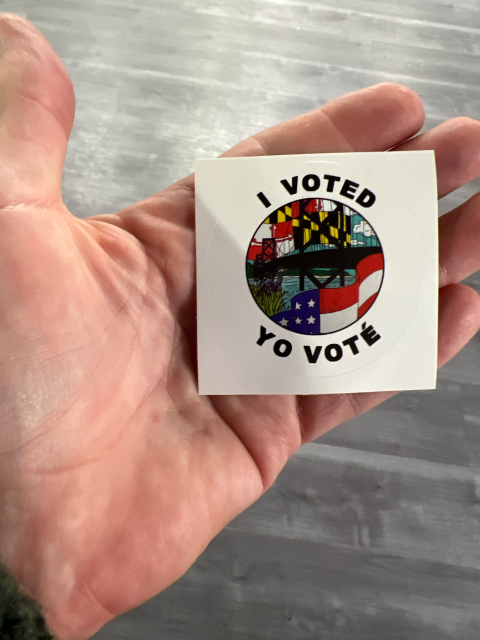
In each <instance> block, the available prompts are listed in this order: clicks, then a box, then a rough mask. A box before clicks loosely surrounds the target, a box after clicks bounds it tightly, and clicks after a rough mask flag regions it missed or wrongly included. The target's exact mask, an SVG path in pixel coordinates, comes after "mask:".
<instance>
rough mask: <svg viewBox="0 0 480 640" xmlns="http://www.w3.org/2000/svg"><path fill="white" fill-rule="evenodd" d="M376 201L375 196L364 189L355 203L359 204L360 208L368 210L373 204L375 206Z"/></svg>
mask: <svg viewBox="0 0 480 640" xmlns="http://www.w3.org/2000/svg"><path fill="white" fill-rule="evenodd" d="M376 199H377V196H376V195H375V194H374V193H372V192H371V191H369V190H368V189H364V190H363V191H362V193H361V194H360V195H359V196H358V198H357V199H356V200H355V202H358V204H361V205H362V207H365V208H366V209H368V207H371V206H372V205H373V204H375V200H376Z"/></svg>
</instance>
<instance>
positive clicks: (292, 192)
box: [280, 176, 298, 196]
mask: <svg viewBox="0 0 480 640" xmlns="http://www.w3.org/2000/svg"><path fill="white" fill-rule="evenodd" d="M280 182H281V183H282V184H283V186H284V187H285V189H286V190H287V191H288V193H289V194H290V195H291V196H293V195H295V194H296V193H297V191H298V176H294V177H293V178H292V184H289V183H288V180H281V181H280Z"/></svg>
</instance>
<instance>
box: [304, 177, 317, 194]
mask: <svg viewBox="0 0 480 640" xmlns="http://www.w3.org/2000/svg"><path fill="white" fill-rule="evenodd" d="M312 181H313V184H311V183H312ZM302 186H303V188H304V189H305V191H317V190H318V189H320V178H319V177H318V176H316V175H315V174H314V173H309V174H308V176H305V177H304V179H303V180H302Z"/></svg>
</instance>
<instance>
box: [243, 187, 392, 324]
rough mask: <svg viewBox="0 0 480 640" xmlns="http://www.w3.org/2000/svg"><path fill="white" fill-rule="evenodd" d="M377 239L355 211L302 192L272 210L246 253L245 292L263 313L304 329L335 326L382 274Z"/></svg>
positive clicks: (362, 303)
mask: <svg viewBox="0 0 480 640" xmlns="http://www.w3.org/2000/svg"><path fill="white" fill-rule="evenodd" d="M383 270H384V259H383V250H382V245H381V244H380V240H379V239H378V237H377V234H376V233H375V231H374V229H373V228H372V226H371V225H370V224H369V223H368V222H367V220H366V219H365V218H364V217H363V216H361V215H360V214H359V213H358V212H357V211H354V210H353V209H351V208H350V207H347V206H346V205H344V204H342V203H340V202H336V201H334V200H327V199H325V198H322V199H319V198H306V199H302V200H296V201H295V202H290V203H289V204H287V205H284V206H283V207H280V208H279V209H277V210H276V211H274V212H273V213H271V214H270V215H269V216H268V217H267V218H265V220H264V221H263V222H262V224H261V225H260V226H259V227H258V229H257V230H256V231H255V234H254V236H253V238H252V240H251V241H250V245H249V247H248V254H247V260H246V272H247V281H248V286H249V288H250V292H251V294H252V296H253V298H254V300H255V302H256V303H257V305H258V306H259V307H260V309H261V310H262V311H263V313H264V314H265V315H267V316H268V317H269V318H270V319H271V320H273V322H275V323H276V324H278V325H279V326H281V327H284V328H285V329H288V330H289V331H293V332H295V333H301V334H304V335H322V334H326V333H335V332H336V331H341V330H342V329H345V328H346V327H348V326H350V325H351V324H353V323H354V322H356V321H357V320H360V318H361V317H362V316H363V315H364V314H365V313H366V312H367V311H368V310H369V309H370V307H371V306H372V305H373V303H374V302H375V300H376V298H377V296H378V294H379V292H380V288H381V286H382V281H383Z"/></svg>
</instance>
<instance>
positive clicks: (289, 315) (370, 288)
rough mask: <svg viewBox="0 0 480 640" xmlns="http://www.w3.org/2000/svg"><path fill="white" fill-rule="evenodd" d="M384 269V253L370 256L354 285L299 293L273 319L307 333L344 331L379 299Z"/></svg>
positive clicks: (361, 262)
mask: <svg viewBox="0 0 480 640" xmlns="http://www.w3.org/2000/svg"><path fill="white" fill-rule="evenodd" d="M383 270H384V261H383V254H381V253H377V254H374V255H371V256H368V257H366V258H364V259H363V260H361V261H360V262H359V263H358V265H357V271H356V277H355V282H354V283H353V284H350V285H348V286H346V287H337V288H325V289H315V290H313V291H302V292H301V293H297V295H295V296H293V298H292V299H291V301H290V309H287V310H285V311H281V312H280V313H276V314H275V315H273V316H271V318H272V320H273V321H274V322H276V323H277V324H279V325H280V326H281V327H285V329H288V330H289V331H294V332H295V333H302V334H304V335H319V334H326V333H334V332H335V331H340V330H341V329H344V328H345V327H348V326H350V325H351V324H353V323H354V322H355V321H356V320H358V319H359V318H361V317H362V316H363V315H364V314H365V313H366V312H367V311H368V309H369V308H370V307H371V306H372V304H373V303H374V302H375V300H376V298H377V295H378V292H379V291H380V287H381V285H382V279H383Z"/></svg>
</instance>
